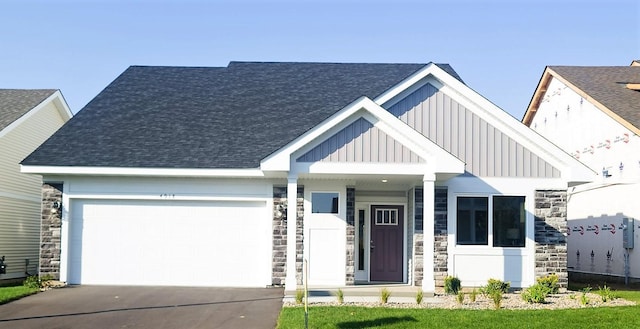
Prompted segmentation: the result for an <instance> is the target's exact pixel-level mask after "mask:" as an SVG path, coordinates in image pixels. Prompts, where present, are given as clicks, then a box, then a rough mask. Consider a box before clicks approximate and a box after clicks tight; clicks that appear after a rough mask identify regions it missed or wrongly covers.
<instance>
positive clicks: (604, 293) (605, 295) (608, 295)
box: [598, 284, 616, 303]
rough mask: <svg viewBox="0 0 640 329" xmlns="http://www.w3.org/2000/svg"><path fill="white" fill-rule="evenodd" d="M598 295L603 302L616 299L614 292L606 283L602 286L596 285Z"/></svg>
mask: <svg viewBox="0 0 640 329" xmlns="http://www.w3.org/2000/svg"><path fill="white" fill-rule="evenodd" d="M598 295H600V298H602V302H603V303H606V302H608V301H610V300H614V299H616V296H615V294H614V292H613V291H611V288H609V287H607V285H606V284H605V285H604V287H598Z"/></svg>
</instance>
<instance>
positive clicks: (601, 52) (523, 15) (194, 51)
mask: <svg viewBox="0 0 640 329" xmlns="http://www.w3.org/2000/svg"><path fill="white" fill-rule="evenodd" d="M0 31H2V32H1V33H0V88H54V89H60V90H61V91H62V93H63V95H64V96H65V99H66V100H67V102H68V104H69V106H70V107H71V110H72V111H73V112H74V113H75V112H77V111H79V110H80V109H81V108H82V107H83V106H84V105H85V104H86V103H87V102H88V101H90V100H91V99H92V98H93V97H95V96H96V95H97V94H98V93H99V92H100V91H101V90H102V89H103V88H104V87H106V86H107V85H108V84H109V83H110V82H111V81H113V80H114V79H115V78H116V77H117V76H118V75H119V74H120V73H122V72H123V71H124V70H125V69H126V68H127V67H128V66H130V65H172V66H173V65H179V66H226V65H227V64H228V62H229V61H242V60H246V61H319V62H373V63H376V62H393V63H416V62H417V63H427V62H431V61H433V62H438V63H449V64H451V65H452V66H453V67H454V69H456V71H457V72H458V73H459V74H460V75H461V77H462V79H463V80H464V81H465V82H466V83H467V85H469V86H470V87H471V88H473V89H474V90H476V91H477V92H479V93H480V94H482V95H483V96H484V97H486V98H487V99H489V100H490V101H492V102H493V103H495V104H496V105H498V106H499V107H501V108H502V109H504V110H505V111H507V112H509V113H510V114H511V115H513V116H515V117H516V118H518V119H521V118H522V115H523V114H524V111H525V110H526V107H527V105H528V104H529V101H530V100H531V96H532V94H533V92H534V90H535V87H536V85H537V83H538V81H539V79H540V76H541V74H542V72H543V70H544V68H545V66H547V65H587V66H596V65H629V64H630V63H631V60H633V59H640V2H638V1H637V0H608V1H604V0H603V1H594V0H580V1H579V0H564V1H563V0H555V1H547V0H538V1H534V0H521V1H518V0H511V1H508V0H502V1H500V0H493V1H480V0H478V1H471V0H466V1H464V0H449V1H445V0H439V1H427V0H424V1H415V0H414V1H409V0H406V1H403V0H397V1H376V0H369V1H365V0H343V1H337V0H331V1H320V0H315V1H314V0H298V1H293V0H290V1H257V0H253V1H249V0H236V1H204V0H201V1H195V0H191V1H189V0H186V1H184V0H183V1H179V0H175V1H169V0H158V1H152V0H146V1H142V0H112V1H107V0H102V1H101V0H84V1H80V0H76V1H55V0H40V1H35V0H23V1H17V0H8V1H7V0H5V1H3V2H2V3H1V4H0Z"/></svg>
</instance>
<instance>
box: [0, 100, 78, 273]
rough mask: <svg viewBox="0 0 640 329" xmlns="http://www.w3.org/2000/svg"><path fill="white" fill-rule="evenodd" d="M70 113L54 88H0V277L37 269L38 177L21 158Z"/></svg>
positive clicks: (39, 219)
mask: <svg viewBox="0 0 640 329" xmlns="http://www.w3.org/2000/svg"><path fill="white" fill-rule="evenodd" d="M69 118H71V112H70V111H69V108H68V107H67V104H66V103H65V101H64V99H63V98H62V95H61V94H60V92H59V91H57V90H23V89H0V258H1V257H4V258H5V264H6V273H4V274H0V280H3V279H16V278H23V277H25V276H26V275H28V274H37V273H38V259H39V251H40V223H41V218H40V217H41V215H40V205H41V203H42V200H41V187H42V179H41V176H39V175H27V174H23V173H20V161H22V159H24V157H26V156H27V155H29V154H30V153H31V152H33V151H34V150H35V149H36V148H37V147H38V146H40V144H42V143H43V142H44V141H45V140H46V139H47V138H49V137H50V136H51V135H52V134H53V133H54V132H55V131H56V130H58V129H59V128H60V127H62V125H63V124H64V123H65V122H67V121H68V120H69Z"/></svg>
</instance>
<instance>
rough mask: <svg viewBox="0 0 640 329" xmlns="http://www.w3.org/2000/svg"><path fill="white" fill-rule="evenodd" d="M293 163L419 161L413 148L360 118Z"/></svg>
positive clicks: (420, 160)
mask: <svg viewBox="0 0 640 329" xmlns="http://www.w3.org/2000/svg"><path fill="white" fill-rule="evenodd" d="M296 162H374V163H421V162H424V160H423V159H422V158H420V157H419V156H418V155H417V154H415V153H414V152H413V151H411V150H409V149H408V148H407V147H406V146H404V145H402V144H401V143H399V142H398V141H396V140H395V139H393V138H392V137H391V136H389V135H388V134H386V133H385V132H384V131H382V130H380V129H378V128H377V127H376V126H374V125H373V124H372V123H371V122H369V121H367V120H366V119H364V118H359V119H357V120H356V121H354V122H353V123H351V124H349V125H348V126H346V127H345V128H343V129H342V130H340V131H339V132H337V133H335V134H334V135H332V136H331V137H329V138H327V139H326V140H324V141H323V142H322V143H320V144H319V145H317V146H315V147H314V148H313V149H311V150H310V151H308V152H306V153H305V154H303V155H302V156H300V157H298V158H297V159H296Z"/></svg>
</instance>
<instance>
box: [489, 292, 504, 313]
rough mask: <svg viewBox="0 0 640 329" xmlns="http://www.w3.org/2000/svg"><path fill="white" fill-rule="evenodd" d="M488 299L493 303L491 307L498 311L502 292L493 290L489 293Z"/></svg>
mask: <svg viewBox="0 0 640 329" xmlns="http://www.w3.org/2000/svg"><path fill="white" fill-rule="evenodd" d="M490 297H491V300H492V301H493V306H494V307H495V308H496V310H499V309H500V306H501V305H502V290H494V291H493V292H492V293H491V295H490Z"/></svg>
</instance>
